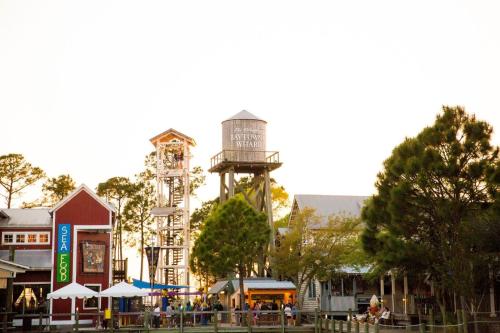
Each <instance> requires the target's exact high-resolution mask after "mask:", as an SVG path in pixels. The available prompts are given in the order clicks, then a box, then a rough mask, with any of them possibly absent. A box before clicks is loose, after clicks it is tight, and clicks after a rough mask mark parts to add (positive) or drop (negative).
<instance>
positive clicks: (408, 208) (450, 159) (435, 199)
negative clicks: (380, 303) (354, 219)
mask: <svg viewBox="0 0 500 333" xmlns="http://www.w3.org/2000/svg"><path fill="white" fill-rule="evenodd" d="M492 131H493V129H492V127H491V126H490V125H489V124H487V123H486V122H483V121H478V120H476V118H475V116H473V115H469V114H467V113H466V112H465V110H464V109H463V108H461V107H446V106H445V107H443V112H442V113H441V114H439V115H438V116H437V117H436V121H435V123H434V125H433V126H430V127H427V128H425V129H423V130H422V132H421V133H420V134H419V135H417V136H416V137H415V138H407V139H405V141H404V142H403V143H401V144H400V145H399V146H397V147H396V148H395V149H394V150H393V152H392V155H391V156H390V157H389V158H388V159H387V160H386V161H385V162H384V170H383V171H382V172H381V173H379V175H378V176H377V181H376V188H377V192H378V193H377V194H376V195H375V196H373V198H372V200H371V201H369V202H368V204H367V205H366V206H365V207H364V209H363V212H362V217H363V220H364V221H365V222H366V228H365V230H364V232H363V237H362V240H363V242H362V243H363V247H364V249H365V251H366V252H367V253H369V254H370V255H371V256H372V258H374V259H375V261H376V263H377V265H378V269H379V270H382V271H383V270H388V269H393V268H399V269H402V270H405V271H422V270H424V271H426V272H427V273H431V275H432V276H433V279H434V281H435V282H437V283H441V285H442V286H443V287H450V288H455V289H456V290H458V289H459V288H460V285H464V284H465V283H466V282H467V281H469V282H470V281H471V280H470V278H469V277H468V276H467V274H469V275H470V269H469V268H467V267H466V266H469V267H470V266H471V265H472V266H474V265H473V263H474V262H476V258H477V257H479V256H482V255H485V252H481V251H482V250H480V249H481V248H483V249H484V247H481V246H480V245H481V244H480V242H481V240H480V239H481V237H483V236H480V235H484V232H482V231H481V230H485V228H486V229H492V230H496V227H495V225H497V224H498V223H499V222H498V221H500V220H499V219H498V218H496V219H495V218H494V214H493V208H492V207H496V206H497V204H496V202H497V201H498V196H497V193H498V188H499V182H498V181H494V178H495V176H493V175H496V174H498V172H499V171H498V170H499V158H498V147H494V146H492V145H491V143H490V140H491V133H492ZM496 214H497V216H498V213H496ZM472 226H474V227H472ZM497 235H498V234H497ZM496 242H497V243H498V242H500V239H496ZM484 251H487V250H486V249H485V250H484ZM457 257H458V259H457ZM464 263H466V264H464ZM469 263H470V264H469ZM464 281H465V282H464ZM468 288H469V289H471V288H472V286H471V284H469V285H468ZM464 289H466V288H465V287H462V288H461V290H460V292H464Z"/></svg>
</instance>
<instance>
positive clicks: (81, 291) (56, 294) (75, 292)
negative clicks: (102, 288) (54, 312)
mask: <svg viewBox="0 0 500 333" xmlns="http://www.w3.org/2000/svg"><path fill="white" fill-rule="evenodd" d="M98 295H99V294H98V293H97V292H96V291H93V290H92V289H89V288H87V287H84V286H82V285H81V284H79V283H76V282H73V283H70V284H68V285H67V286H65V287H62V288H59V289H57V290H56V291H53V292H51V293H49V294H48V295H47V298H49V299H50V298H52V299H58V298H63V299H66V298H90V297H97V296H98Z"/></svg>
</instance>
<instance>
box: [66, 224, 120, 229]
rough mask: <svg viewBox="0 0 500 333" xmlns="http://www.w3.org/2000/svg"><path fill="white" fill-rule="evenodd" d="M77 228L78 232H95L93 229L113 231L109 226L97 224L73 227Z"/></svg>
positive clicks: (75, 225)
mask: <svg viewBox="0 0 500 333" xmlns="http://www.w3.org/2000/svg"><path fill="white" fill-rule="evenodd" d="M73 226H74V227H75V228H77V227H78V230H93V229H104V230H111V227H110V226H109V225H107V224H96V225H89V224H85V225H82V224H74V225H73Z"/></svg>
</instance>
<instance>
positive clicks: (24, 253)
mask: <svg viewBox="0 0 500 333" xmlns="http://www.w3.org/2000/svg"><path fill="white" fill-rule="evenodd" d="M0 214H1V215H0V216H1V218H0V237H1V246H0V259H3V260H7V261H9V262H13V263H16V264H20V265H23V266H26V267H27V268H28V269H27V270H26V272H25V273H18V274H16V277H15V278H14V280H13V286H14V288H13V290H14V291H13V297H12V304H13V310H14V312H17V313H39V312H50V313H52V314H65V313H70V312H72V313H74V312H75V311H76V310H77V309H78V311H79V312H80V313H81V316H80V318H81V319H82V320H83V321H84V322H85V321H86V320H89V319H88V318H86V317H85V313H90V312H96V311H97V310H98V309H101V310H102V309H104V308H106V307H107V306H108V303H107V302H108V299H106V298H103V299H102V300H99V299H98V298H91V299H86V300H82V299H77V300H71V299H58V300H50V301H47V294H48V293H50V292H52V291H55V290H57V289H59V288H62V287H64V286H66V285H68V284H69V283H72V282H77V283H79V284H81V285H84V286H86V287H88V288H91V289H93V290H95V291H101V290H104V289H107V288H108V287H110V286H111V284H112V263H113V261H112V253H111V249H112V227H113V222H114V218H115V211H114V208H113V207H112V206H110V205H109V204H108V203H106V202H104V201H103V200H102V199H101V198H99V197H98V196H97V195H96V194H95V193H94V192H93V191H92V190H90V189H89V188H88V187H87V186H85V185H81V186H80V187H78V188H77V189H76V190H75V191H74V192H73V193H71V194H70V195H68V196H67V197H66V198H65V199H63V200H61V201H60V202H59V203H58V204H57V205H56V206H55V207H54V208H52V209H50V210H49V209H45V208H40V209H1V210H0ZM6 289H7V288H6ZM6 289H5V290H4V289H2V291H1V292H2V293H5V299H6V303H7V302H8V300H7V295H8V293H7V290H6ZM0 298H1V297H0ZM52 321H53V322H54V323H55V324H65V323H71V317H70V316H59V317H57V318H56V317H54V318H53V320H52Z"/></svg>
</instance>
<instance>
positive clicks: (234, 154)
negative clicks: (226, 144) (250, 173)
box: [210, 149, 280, 167]
mask: <svg viewBox="0 0 500 333" xmlns="http://www.w3.org/2000/svg"><path fill="white" fill-rule="evenodd" d="M222 162H255V163H280V155H279V152H278V151H265V150H255V151H248V150H235V149H224V150H223V151H221V152H219V153H218V154H216V155H214V156H213V157H212V158H211V159H210V166H211V167H214V166H216V165H218V164H220V163H222Z"/></svg>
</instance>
